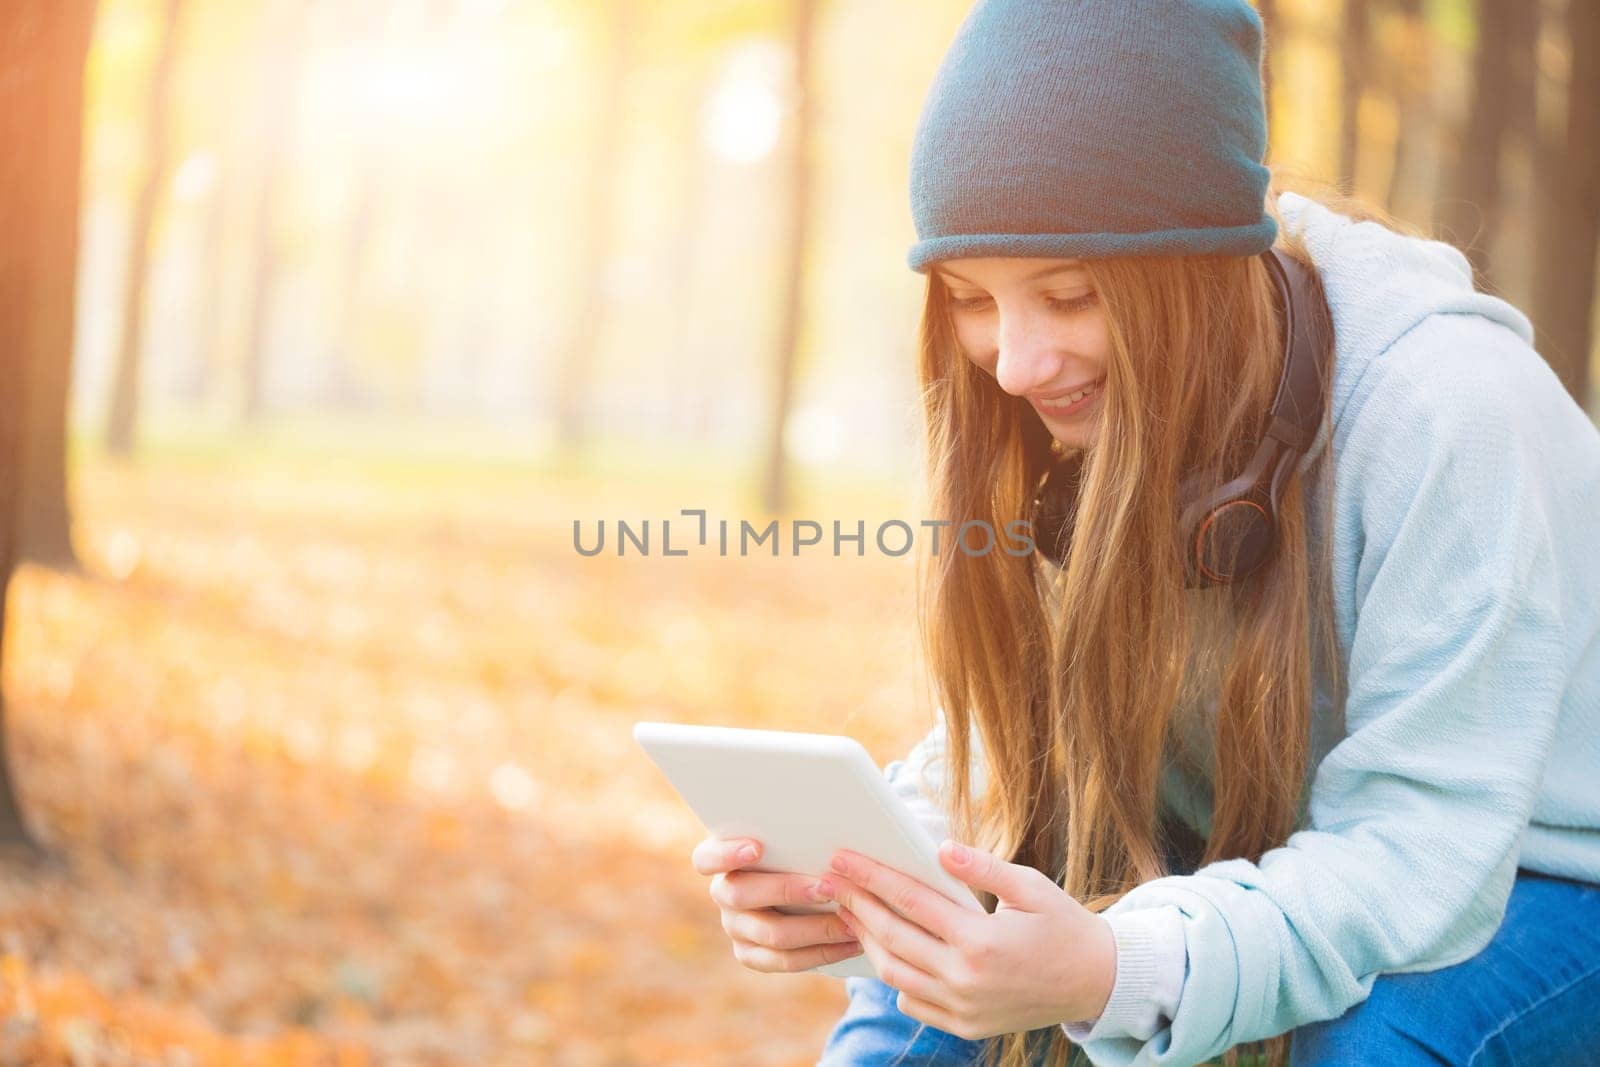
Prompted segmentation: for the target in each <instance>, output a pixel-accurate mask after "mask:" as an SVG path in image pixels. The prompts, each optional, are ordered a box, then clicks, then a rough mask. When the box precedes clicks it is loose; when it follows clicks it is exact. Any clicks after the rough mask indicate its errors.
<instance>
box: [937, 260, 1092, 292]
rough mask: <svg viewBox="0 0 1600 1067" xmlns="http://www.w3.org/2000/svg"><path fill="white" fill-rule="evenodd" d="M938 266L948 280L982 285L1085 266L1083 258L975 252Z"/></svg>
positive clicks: (1029, 277) (1069, 270)
mask: <svg viewBox="0 0 1600 1067" xmlns="http://www.w3.org/2000/svg"><path fill="white" fill-rule="evenodd" d="M934 269H935V270H936V271H937V272H938V273H939V274H940V276H941V277H942V278H943V279H944V280H945V281H952V282H965V283H967V284H969V285H982V284H985V283H988V282H997V281H1017V282H1031V281H1036V280H1038V279H1040V278H1047V277H1049V276H1051V275H1054V274H1072V273H1075V272H1079V271H1082V270H1083V261H1082V260H1077V259H1061V258H1051V259H1042V258H1038V257H1034V256H974V257H970V258H966V259H946V260H943V261H941V262H940V263H938V264H937V265H936V266H935V268H934Z"/></svg>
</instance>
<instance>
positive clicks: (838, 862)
mask: <svg viewBox="0 0 1600 1067" xmlns="http://www.w3.org/2000/svg"><path fill="white" fill-rule="evenodd" d="M829 866H830V867H832V868H833V869H834V870H836V871H838V872H839V873H840V874H849V873H850V865H849V864H848V863H846V862H845V861H844V857H843V856H835V857H833V862H832V863H830V864H829Z"/></svg>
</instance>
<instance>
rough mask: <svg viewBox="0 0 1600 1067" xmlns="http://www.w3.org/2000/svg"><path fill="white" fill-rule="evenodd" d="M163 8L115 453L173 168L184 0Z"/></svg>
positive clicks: (115, 386)
mask: <svg viewBox="0 0 1600 1067" xmlns="http://www.w3.org/2000/svg"><path fill="white" fill-rule="evenodd" d="M161 11H162V13H161V34H160V38H159V40H160V43H159V44H158V45H157V48H156V60H155V66H154V68H153V69H152V71H151V74H150V92H149V96H148V97H147V99H146V102H145V118H144V135H145V138H144V139H145V160H144V175H143V176H142V178H141V180H140V182H139V194H138V198H137V200H136V201H135V203H134V208H133V221H132V228H131V231H130V235H129V241H128V257H127V269H126V270H125V271H124V272H123V290H122V343H121V347H120V349H119V353H118V357H117V370H116V377H115V378H114V379H113V382H112V386H111V410H110V413H109V414H108V416H107V418H106V451H107V452H109V453H111V454H112V455H113V456H127V455H131V454H132V452H133V439H134V432H135V428H136V426H137V423H138V419H139V379H140V375H141V372H142V369H143V365H144V305H145V279H146V278H147V277H148V276H149V272H150V243H151V234H152V231H153V230H154V229H155V223H156V209H157V205H158V204H159V203H160V200H161V193H162V190H163V189H165V188H166V184H167V177H168V175H169V174H170V172H171V170H172V159H171V156H172V145H171V141H172V138H171V119H170V116H171V112H172V72H173V68H174V67H176V66H177V55H178V21H179V19H180V18H182V15H183V0H166V3H165V4H164V5H163V6H162V9H161Z"/></svg>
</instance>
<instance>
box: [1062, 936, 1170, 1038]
mask: <svg viewBox="0 0 1600 1067" xmlns="http://www.w3.org/2000/svg"><path fill="white" fill-rule="evenodd" d="M1104 918H1105V920H1106V922H1107V923H1109V924H1110V926H1111V933H1112V935H1113V936H1114V937H1115V938H1116V943H1117V978H1116V982H1115V984H1114V985H1113V986H1112V987H1111V997H1110V999H1109V1000H1107V1001H1106V1006H1105V1010H1104V1011H1102V1012H1101V1013H1100V1015H1099V1017H1098V1018H1095V1019H1087V1020H1084V1021H1082V1022H1075V1023H1062V1024H1061V1029H1062V1030H1063V1031H1065V1032H1066V1035H1067V1037H1068V1038H1069V1039H1071V1040H1072V1041H1073V1042H1074V1043H1075V1044H1079V1045H1081V1044H1083V1043H1084V1042H1086V1041H1096V1040H1099V1039H1100V1038H1103V1037H1132V1038H1137V1039H1138V1040H1140V1041H1148V1040H1149V1039H1150V1038H1152V1037H1154V1036H1155V1035H1156V1034H1157V1033H1159V1032H1160V1031H1161V1030H1162V1028H1163V1027H1166V1026H1168V1025H1170V1023H1171V1020H1172V1017H1173V1016H1174V1015H1176V1014H1177V1011H1178V999H1179V997H1180V996H1181V995H1182V993H1183V980H1184V971H1185V969H1186V968H1187V965H1188V953H1187V950H1186V947H1185V943H1184V932H1183V913H1182V912H1181V911H1179V910H1178V906H1177V905H1176V904H1163V905H1161V906H1160V907H1155V908H1136V909H1132V910H1129V911H1124V912H1117V913H1115V914H1112V915H1106V916H1104Z"/></svg>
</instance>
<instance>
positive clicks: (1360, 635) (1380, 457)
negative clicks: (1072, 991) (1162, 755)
mask: <svg viewBox="0 0 1600 1067" xmlns="http://www.w3.org/2000/svg"><path fill="white" fill-rule="evenodd" d="M1278 207H1279V213H1280V216H1281V218H1282V220H1283V222H1284V225H1285V227H1286V228H1287V229H1289V230H1291V231H1293V230H1297V229H1298V230H1300V231H1301V232H1302V234H1303V237H1304V240H1305V243H1306V246H1307V249H1308V251H1309V252H1310V254H1311V258H1312V261H1313V262H1314V264H1315V265H1316V267H1317V270H1318V273H1319V274H1320V275H1321V278H1322V281H1323V286H1324V288H1325V290H1326V293H1327V297H1328V304H1329V309H1330V311H1331V312H1332V315H1333V323H1334V332H1335V337H1336V341H1335V369H1334V382H1333V402H1332V406H1331V409H1330V411H1329V413H1328V416H1327V418H1325V420H1324V422H1323V426H1322V432H1321V434H1320V435H1319V437H1318V440H1317V443H1316V445H1315V446H1314V447H1313V449H1312V452H1311V453H1310V454H1309V455H1308V456H1307V457H1306V459H1305V460H1303V461H1302V463H1301V469H1302V471H1304V472H1306V475H1307V477H1308V478H1312V479H1317V478H1320V477H1322V476H1323V475H1324V473H1325V472H1324V471H1323V470H1322V465H1320V464H1317V463H1316V454H1317V452H1318V451H1319V450H1320V448H1321V445H1322V443H1323V441H1324V440H1326V437H1327V434H1328V433H1329V432H1330V431H1331V433H1332V434H1333V476H1334V510H1333V520H1332V538H1333V540H1332V549H1333V594H1334V623H1335V627H1336V630H1337V638H1338V646H1339V655H1340V658H1341V660H1342V661H1343V666H1344V670H1345V676H1346V685H1347V689H1346V693H1345V696H1344V699H1343V701H1342V702H1339V701H1337V700H1336V699H1335V698H1334V697H1332V696H1330V694H1329V692H1328V689H1329V687H1328V685H1327V683H1326V672H1324V671H1322V670H1321V669H1320V668H1319V670H1318V678H1319V684H1318V692H1317V698H1316V701H1315V706H1314V723H1313V728H1312V739H1311V741H1312V752H1311V758H1312V764H1313V766H1314V768H1315V771H1314V777H1313V779H1312V783H1311V789H1310V796H1309V810H1308V812H1307V817H1306V818H1305V819H1304V820H1303V821H1302V823H1301V828H1300V829H1299V830H1298V831H1297V832H1296V833H1294V834H1293V835H1292V836H1291V837H1290V838H1289V840H1288V841H1287V843H1286V844H1285V845H1284V846H1283V847H1281V848H1276V849H1273V850H1271V851H1269V852H1267V853H1266V854H1265V855H1263V856H1262V857H1261V862H1260V863H1251V862H1249V861H1247V860H1244V859H1232V860H1226V861H1222V862H1217V863H1212V864H1210V865H1208V866H1206V867H1202V868H1201V869H1200V870H1198V871H1196V872H1195V873H1194V874H1192V875H1174V876H1170V877H1166V878H1160V879H1157V880H1155V881H1152V882H1147V883H1145V884H1143V885H1140V886H1138V887H1136V888H1135V889H1133V890H1132V891H1131V892H1129V893H1128V894H1127V895H1126V896H1124V897H1123V898H1122V899H1121V900H1119V901H1118V902H1117V903H1116V904H1114V905H1112V906H1111V907H1110V908H1108V909H1107V910H1106V912H1105V915H1106V917H1107V919H1108V920H1109V921H1110V922H1111V924H1112V927H1113V930H1115V931H1116V932H1117V948H1118V955H1117V967H1118V975H1117V983H1116V987H1115V989H1114V991H1113V993H1112V997H1111V1001H1110V1002H1109V1003H1108V1004H1107V1006H1106V1011H1105V1013H1104V1014H1103V1016H1102V1017H1101V1022H1100V1024H1099V1025H1097V1026H1096V1027H1095V1028H1094V1030H1093V1031H1089V1030H1088V1028H1087V1027H1082V1028H1076V1029H1077V1033H1076V1034H1075V1036H1076V1037H1079V1038H1086V1039H1085V1040H1084V1041H1083V1047H1084V1049H1085V1051H1086V1053H1087V1054H1088V1055H1089V1057H1090V1059H1091V1060H1092V1061H1093V1062H1094V1063H1095V1064H1096V1065H1097V1067H1107V1065H1113V1064H1115V1065H1121V1064H1185V1065H1187V1064H1195V1063H1200V1062H1202V1061H1204V1060H1206V1059H1208V1058H1210V1057H1212V1056H1214V1055H1216V1054H1217V1053H1219V1052H1221V1051H1222V1050H1224V1049H1226V1048H1228V1047H1230V1046H1232V1045H1235V1044H1239V1043H1241V1042H1246V1041H1253V1040H1256V1039H1259V1038H1264V1037H1271V1036H1273V1035H1276V1034H1281V1033H1284V1032H1286V1031H1288V1030H1291V1029H1293V1028H1294V1027H1296V1026H1299V1025H1300V1024H1302V1023H1308V1022H1313V1021H1317V1020H1321V1019H1330V1018H1334V1017H1336V1016H1338V1015H1341V1014H1343V1013H1344V1012H1345V1011H1346V1010H1347V1009H1349V1008H1350V1007H1351V1006H1353V1005H1355V1004H1357V1003H1360V1002H1361V1001H1362V1000H1365V999H1366V997H1367V995H1368V994H1369V993H1370V992H1371V990H1372V983H1373V980H1374V979H1375V978H1376V977H1377V976H1378V975H1379V974H1383V973H1393V972H1402V971H1429V970H1435V969H1437V968H1440V967H1446V966H1449V965H1451V964H1454V963H1458V962H1460V961H1462V960H1465V959H1467V958H1469V957H1471V956H1473V955H1475V954H1476V953H1477V952H1478V951H1479V950H1480V949H1482V948H1483V947H1484V945H1485V944H1487V943H1488V941H1489V939H1490V937H1491V936H1493V934H1494V932H1495V930H1496V929H1497V928H1498V926H1499V925H1500V921H1501V918H1502V917H1503V915H1504V913H1505V906H1506V900H1507V897H1508V896H1509V894H1510V891H1511V885H1512V881H1513V879H1514V877H1515V873H1516V869H1517V868H1518V867H1519V866H1521V867H1525V868H1528V869H1530V870H1533V871H1539V872H1543V873H1547V874H1553V875H1560V876H1563V877H1568V878H1579V879H1584V880H1588V881H1594V882H1600V432H1597V431H1596V428H1595V425H1594V424H1593V423H1592V422H1591V421H1590V420H1589V418H1588V417H1587V416H1586V415H1585V414H1584V412H1583V411H1582V410H1581V409H1580V408H1579V407H1578V405H1577V404H1575V403H1574V402H1573V400H1572V398H1571V396H1570V395H1569V394H1568V393H1567V392H1566V391H1565V390H1564V388H1563V387H1562V385H1561V383H1560V381H1559V380H1558V379H1557V377H1556V375H1555V374H1554V372H1552V371H1551V369H1550V367H1549V366H1548V365H1547V364H1546V363H1545V361H1544V360H1543V359H1542V358H1541V357H1540V356H1539V354H1538V353H1537V352H1536V351H1534V349H1533V348H1532V341H1533V330H1532V327H1531V326H1530V324H1529V322H1528V319H1527V318H1526V317H1525V316H1524V315H1523V314H1522V313H1521V312H1519V311H1518V310H1517V309H1516V308H1514V307H1512V306H1511V305H1510V304H1508V303H1506V302H1505V301H1503V300H1500V299H1498V298H1496V297H1493V296H1490V295H1488V294H1486V293H1481V292H1475V291H1474V290H1473V288H1472V271H1471V268H1470V266H1469V264H1468V262H1467V260H1466V258H1465V257H1464V256H1463V255H1462V254H1461V253H1460V252H1459V251H1457V250H1456V249H1454V248H1452V247H1451V246H1449V245H1447V244H1443V243H1440V242H1436V241H1426V240H1421V239H1417V238H1412V237H1406V236H1403V235H1400V234H1397V233H1395V232H1393V231H1391V230H1389V229H1387V228H1386V227H1383V226H1381V225H1378V224H1376V223H1370V222H1355V221H1353V220H1351V219H1348V218H1346V217H1344V216H1342V215H1338V214H1336V213H1334V212H1332V211H1330V210H1329V209H1327V208H1326V207H1324V206H1323V205H1321V204H1319V203H1317V202H1315V201H1312V200H1308V199H1306V198H1305V197H1301V196H1299V195H1297V194H1294V193H1284V194H1282V196H1281V198H1280V199H1279V201H1278ZM1312 536H1313V538H1317V539H1320V538H1322V537H1325V536H1326V530H1323V529H1321V528H1314V529H1313V531H1312ZM1208 710H1209V711H1210V716H1209V717H1206V716H1190V717H1189V718H1190V719H1191V721H1192V722H1193V723H1194V724H1195V725H1196V729H1192V730H1189V731H1187V732H1186V736H1185V737H1184V738H1183V740H1182V743H1183V745H1184V746H1185V747H1186V748H1187V749H1189V751H1188V753H1187V755H1188V756H1190V757H1192V759H1193V760H1194V761H1195V762H1196V764H1197V765H1198V766H1201V767H1206V768H1209V767H1210V766H1211V765H1212V763H1211V761H1212V751H1211V747H1210V737H1209V730H1210V728H1211V726H1212V725H1213V724H1214V722H1215V707H1214V706H1212V707H1211V708H1209V709H1208ZM943 738H944V735H943V724H942V721H941V723H940V724H939V725H938V726H936V727H935V729H934V731H933V732H932V733H931V734H930V735H929V736H928V737H927V738H925V739H924V740H923V742H922V743H920V744H919V745H918V746H917V748H916V749H914V750H913V751H912V753H911V754H910V756H908V758H907V759H906V760H900V761H896V762H894V763H891V764H890V765H889V767H888V768H886V770H885V773H886V774H887V775H888V777H889V779H890V781H891V782H892V783H894V784H895V787H896V789H897V791H899V792H900V793H901V794H902V795H903V796H906V797H907V799H912V798H913V797H914V796H915V794H917V793H918V792H919V791H921V792H922V793H923V794H924V797H926V796H929V795H932V797H933V800H934V802H935V804H936V802H937V788H938V785H937V783H938V781H939V780H940V775H938V774H936V773H933V772H932V768H933V765H934V763H935V762H937V760H938V759H939V757H940V754H941V752H942V750H943V747H944V746H943ZM973 740H974V753H976V752H977V747H976V740H977V739H976V734H974V738H973ZM1185 762H1189V761H1187V760H1186V761H1185ZM974 772H975V775H976V776H975V778H974V784H975V787H977V788H982V776H981V763H975V766H974ZM1209 773H1210V772H1209V770H1207V771H1205V772H1204V773H1201V774H1199V775H1196V774H1195V773H1193V772H1188V773H1186V772H1184V771H1182V770H1181V769H1178V768H1176V767H1173V766H1169V767H1168V770H1167V772H1166V774H1164V776H1163V800H1164V802H1165V803H1166V804H1167V806H1168V807H1169V808H1171V809H1172V810H1173V811H1174V812H1176V813H1177V814H1179V815H1180V817H1182V818H1183V819H1184V820H1185V821H1186V822H1188V823H1189V824H1190V825H1191V826H1193V827H1194V828H1195V829H1197V830H1198V831H1200V832H1201V833H1202V834H1204V833H1206V832H1208V831H1209V829H1210V783H1209ZM939 815H940V813H937V812H934V813H932V814H929V813H927V811H926V809H925V814H924V817H925V818H927V819H928V821H929V829H930V831H932V832H934V833H935V834H936V835H937V834H938V833H939V832H940V827H939V825H938V824H937V819H938V817H939ZM1163 930H1165V931H1169V933H1168V934H1167V935H1165V936H1168V937H1171V938H1174V939H1177V940H1181V942H1182V946H1183V947H1182V950H1181V955H1179V956H1175V955H1174V954H1175V953H1176V952H1178V951H1179V950H1178V949H1177V948H1176V945H1175V942H1173V941H1169V942H1166V943H1163V942H1162V940H1161V939H1162V937H1163V936H1164V935H1163V934H1162V933H1161V931H1163ZM1179 930H1181V938H1178V937H1177V931H1179ZM1175 958H1182V959H1185V960H1186V964H1185V966H1184V968H1183V974H1182V977H1181V992H1180V993H1179V995H1178V997H1177V998H1176V1010H1175V1012H1173V1013H1172V1015H1171V1017H1170V1018H1165V1017H1161V1018H1159V1019H1156V1017H1155V1015H1154V1014H1153V1013H1151V1012H1150V1011H1149V1007H1150V1005H1151V1004H1152V1003H1158V1002H1159V1001H1160V1000H1161V999H1162V988H1163V987H1162V975H1163V968H1164V967H1165V968H1167V971H1166V973H1167V976H1168V978H1170V979H1171V982H1170V986H1171V987H1173V988H1176V987H1178V985H1179V984H1180V979H1179V977H1178V975H1177V973H1176V972H1175V971H1173V970H1172V968H1173V966H1174V963H1173V962H1172V961H1174V959H1175ZM1141 1018H1150V1019H1153V1020H1156V1021H1155V1022H1154V1023H1153V1025H1149V1026H1145V1027H1140V1026H1136V1025H1133V1021H1134V1020H1139V1019H1141ZM1070 1032H1072V1029H1069V1033H1070Z"/></svg>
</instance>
